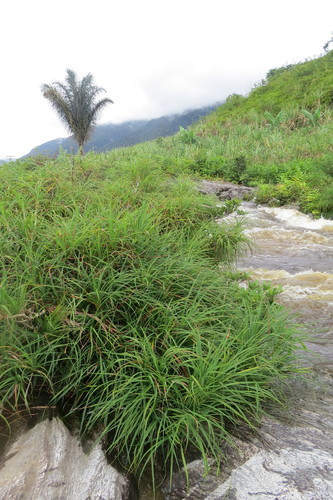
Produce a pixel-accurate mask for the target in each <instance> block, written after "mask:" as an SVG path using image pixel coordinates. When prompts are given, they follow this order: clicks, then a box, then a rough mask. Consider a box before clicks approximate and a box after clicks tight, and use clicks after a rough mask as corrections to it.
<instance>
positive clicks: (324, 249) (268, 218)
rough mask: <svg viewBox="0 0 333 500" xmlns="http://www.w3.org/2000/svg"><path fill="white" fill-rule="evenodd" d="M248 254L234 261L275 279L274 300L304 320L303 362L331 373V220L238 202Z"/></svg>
mask: <svg viewBox="0 0 333 500" xmlns="http://www.w3.org/2000/svg"><path fill="white" fill-rule="evenodd" d="M241 208H242V210H243V211H244V212H245V215H244V218H245V220H246V224H247V233H248V235H249V236H250V237H251V239H252V240H253V242H254V245H255V246H254V249H253V252H252V254H249V255H247V256H246V257H245V258H243V259H242V260H241V261H240V262H239V268H240V269H242V270H245V271H248V272H249V273H250V274H251V276H252V277H253V278H254V279H257V280H260V281H267V280H269V281H270V282H271V283H272V284H273V285H280V286H282V288H283V292H282V293H281V295H280V296H279V298H278V300H279V301H280V302H281V303H283V304H284V305H285V306H286V307H288V308H289V309H291V310H292V311H293V312H295V313H297V315H298V318H299V320H300V321H301V322H304V323H305V324H306V325H307V330H308V331H309V332H310V334H311V339H310V340H309V341H308V342H307V347H308V348H309V350H310V352H311V353H312V356H308V357H307V362H308V363H310V365H311V366H312V368H313V369H314V370H316V371H319V372H321V373H327V374H333V220H326V219H323V218H321V219H312V218H311V217H309V216H307V215H304V214H302V213H300V212H298V211H297V210H295V209H290V208H269V207H257V206H256V205H254V204H253V203H243V204H242V205H241Z"/></svg>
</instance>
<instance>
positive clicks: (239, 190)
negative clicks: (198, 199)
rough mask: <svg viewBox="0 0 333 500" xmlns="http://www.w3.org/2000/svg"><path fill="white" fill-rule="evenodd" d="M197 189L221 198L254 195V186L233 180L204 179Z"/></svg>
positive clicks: (228, 198)
mask: <svg viewBox="0 0 333 500" xmlns="http://www.w3.org/2000/svg"><path fill="white" fill-rule="evenodd" d="M197 189H198V190H199V191H200V193H203V194H214V195H215V196H217V198H218V199H219V200H232V199H234V198H238V199H239V200H242V199H244V197H245V198H250V197H252V196H253V193H254V188H251V187H248V186H240V185H238V184H232V183H231V182H216V181H202V182H201V183H200V184H199V185H198V186H197Z"/></svg>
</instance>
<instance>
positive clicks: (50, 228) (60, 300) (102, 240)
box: [0, 52, 333, 478]
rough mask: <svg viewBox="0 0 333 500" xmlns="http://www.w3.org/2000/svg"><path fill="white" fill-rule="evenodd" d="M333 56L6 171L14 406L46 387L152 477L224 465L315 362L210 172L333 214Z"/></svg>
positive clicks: (51, 402)
mask: <svg viewBox="0 0 333 500" xmlns="http://www.w3.org/2000/svg"><path fill="white" fill-rule="evenodd" d="M332 59H333V53H332V52H328V53H327V54H326V55H325V56H324V57H321V58H319V59H317V60H313V61H307V62H305V63H302V64H298V65H287V66H285V67H283V68H275V69H272V70H271V71H270V72H269V73H268V75H267V77H266V79H265V80H264V81H263V82H261V83H260V84H259V85H257V86H256V87H255V88H254V89H253V91H252V92H251V93H250V94H249V96H247V97H244V96H240V95H237V94H236V95H232V96H230V97H229V98H228V99H227V101H226V103H225V104H224V105H223V106H222V107H220V108H219V109H218V110H217V111H216V112H215V113H213V114H212V115H211V116H210V117H209V118H207V119H205V120H203V121H202V122H200V123H199V124H197V125H196V126H195V127H193V128H191V129H187V130H185V129H184V128H182V129H180V131H179V133H178V134H177V135H175V136H173V137H169V138H166V139H162V138H159V139H157V140H155V141H152V142H149V143H144V144H141V145H138V146H135V147H131V148H126V149H117V150H114V151H112V152H109V153H106V154H100V155H96V154H92V153H89V154H88V155H86V156H84V157H80V158H79V159H78V160H76V162H75V168H74V161H73V158H72V157H71V156H68V155H66V154H65V153H63V154H62V155H61V156H60V157H59V158H58V159H57V160H50V159H47V158H46V157H43V156H40V157H35V158H33V157H32V158H28V159H27V160H25V161H21V162H11V163H10V164H8V165H5V166H2V167H1V170H0V175H1V183H0V191H1V200H2V201H1V205H0V220H1V232H0V241H1V246H2V256H1V261H0V269H1V273H2V284H1V287H0V315H1V320H2V321H1V327H0V328H1V329H0V338H1V343H0V345H1V351H0V356H1V363H0V398H1V399H0V407H1V408H3V411H2V418H3V419H5V418H9V416H10V414H13V413H15V412H20V411H21V410H23V409H26V410H28V411H30V412H33V411H34V410H35V408H36V407H38V406H39V401H43V402H44V404H46V406H48V407H52V406H55V407H56V408H57V411H58V412H59V413H60V415H61V416H62V417H63V418H66V417H69V416H75V417H76V418H78V420H79V426H80V430H81V433H82V434H83V435H87V434H89V433H90V432H91V431H94V433H95V435H97V436H98V437H97V440H101V439H103V441H104V443H105V446H106V449H107V450H108V452H109V453H110V456H111V457H112V458H114V459H117V460H118V461H119V462H121V463H122V464H123V465H124V466H125V467H126V468H127V469H128V470H130V471H132V472H134V474H136V475H137V476H140V474H141V473H142V472H143V471H145V470H146V469H147V468H150V470H151V472H152V476H153V478H155V476H156V472H155V471H156V466H157V465H158V468H162V469H163V472H164V473H169V474H170V476H172V473H173V471H174V470H175V469H176V468H178V467H180V466H182V465H184V466H185V467H186V460H187V457H188V455H189V454H191V456H193V454H197V455H198V456H202V457H203V459H204V462H205V464H206V466H207V468H208V463H209V460H208V459H209V458H213V459H215V461H216V462H217V463H219V460H220V456H221V454H223V442H226V441H229V440H231V439H232V432H233V427H234V426H235V425H237V424H239V423H240V422H243V423H244V422H245V423H246V424H247V425H249V426H253V425H255V424H256V423H257V422H258V421H259V420H260V417H261V415H262V414H263V412H265V411H266V410H267V404H268V403H270V402H274V403H279V402H280V403H281V401H282V400H281V394H280V393H279V392H278V389H277V388H278V387H281V384H279V382H280V381H281V380H283V379H284V377H285V376H286V375H287V374H289V373H290V372H291V371H295V370H297V367H296V365H295V350H296V349H297V347H298V346H299V341H300V339H299V337H298V336H297V334H295V331H294V330H293V328H292V327H291V326H289V324H288V320H287V319H286V317H285V313H284V310H283V309H282V308H281V307H280V306H278V305H277V304H276V303H275V301H274V297H275V295H276V293H278V290H275V289H272V288H271V287H270V286H267V285H265V286H261V285H260V284H258V283H252V284H251V283H250V284H249V286H248V287H247V288H246V289H244V288H243V287H241V286H239V281H240V280H242V281H243V280H247V276H244V275H243V274H241V273H237V272H235V271H233V269H232V267H231V263H232V262H233V261H234V260H235V259H237V256H238V255H239V254H240V253H241V252H242V251H245V250H246V249H247V248H248V247H249V246H250V242H249V241H248V240H247V238H246V236H245V235H244V232H243V223H242V222H239V221H238V222H236V223H234V224H230V223H228V224H227V223H226V222H222V223H221V222H217V220H220V219H221V218H222V220H223V215H225V214H227V213H228V212H230V211H234V210H237V206H238V202H237V201H229V202H226V203H225V204H220V205H217V204H216V200H214V199H213V198H210V197H208V196H206V197H204V196H203V195H201V194H200V193H199V192H198V191H197V190H196V189H195V187H194V184H193V181H192V180H191V179H192V178H193V176H195V177H197V178H201V177H218V178H223V179H225V180H230V181H233V182H240V183H241V182H243V183H246V184H250V185H253V186H258V189H257V192H256V197H257V200H258V201H260V202H263V203H269V204H273V203H274V204H285V203H290V202H292V203H297V204H298V205H299V206H300V208H301V209H302V210H304V211H307V212H310V213H312V214H314V215H321V214H323V215H325V216H332V215H333V201H332V199H333V197H332V194H333V183H332V176H333V167H332V165H333V120H332V104H333V93H332V92H333V90H332V89H333V73H332V71H331V68H332V62H333V61H332Z"/></svg>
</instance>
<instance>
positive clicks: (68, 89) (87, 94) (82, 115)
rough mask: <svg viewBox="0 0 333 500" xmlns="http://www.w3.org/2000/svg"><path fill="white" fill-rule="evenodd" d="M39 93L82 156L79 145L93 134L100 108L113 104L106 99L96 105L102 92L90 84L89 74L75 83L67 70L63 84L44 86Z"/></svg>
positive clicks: (56, 83)
mask: <svg viewBox="0 0 333 500" xmlns="http://www.w3.org/2000/svg"><path fill="white" fill-rule="evenodd" d="M41 90H42V93H43V96H44V97H45V98H46V99H48V100H49V101H50V103H51V104H52V106H53V108H54V109H55V110H56V111H57V113H58V115H59V117H60V119H61V121H62V122H63V123H64V124H65V125H66V127H67V129H68V130H69V132H70V133H71V134H73V136H74V138H75V140H76V142H77V143H78V146H79V153H80V154H83V145H84V143H85V142H86V141H87V140H88V139H89V137H90V135H91V133H92V131H93V128H94V125H95V124H96V121H97V117H98V114H99V113H100V111H101V110H102V109H103V108H104V106H106V105H107V104H109V103H113V101H111V99H109V98H107V97H106V98H104V99H101V100H99V101H97V102H96V98H97V96H98V94H100V93H101V92H105V90H104V89H103V88H101V87H97V86H96V85H94V84H93V77H92V75H91V74H90V73H89V74H88V75H86V76H85V77H83V78H82V80H81V81H79V80H78V79H77V75H76V73H75V72H74V71H73V70H71V69H67V76H66V83H61V82H54V83H53V84H52V85H48V84H44V85H42V87H41Z"/></svg>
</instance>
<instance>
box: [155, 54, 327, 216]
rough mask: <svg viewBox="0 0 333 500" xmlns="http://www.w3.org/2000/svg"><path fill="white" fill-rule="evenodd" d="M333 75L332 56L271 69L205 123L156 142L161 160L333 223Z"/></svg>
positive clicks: (219, 108)
mask: <svg viewBox="0 0 333 500" xmlns="http://www.w3.org/2000/svg"><path fill="white" fill-rule="evenodd" d="M332 70H333V51H331V52H329V53H328V54H326V55H325V56H322V57H319V58H317V59H313V60H309V61H306V62H302V63H299V64H293V65H287V66H284V67H282V68H274V69H272V70H270V71H269V72H268V74H267V75H266V78H265V79H263V80H262V81H261V82H260V83H259V84H257V85H256V86H255V87H254V88H253V90H252V91H251V92H250V93H249V94H248V95H247V96H242V95H239V94H233V95H231V96H229V97H228V98H227V99H226V102H225V103H224V104H223V105H222V106H220V107H218V108H217V109H216V110H215V111H214V112H213V113H211V114H210V115H208V116H207V117H206V118H204V119H203V120H201V121H200V123H198V124H195V125H194V126H192V127H191V128H190V129H188V130H184V131H182V132H180V133H178V134H177V135H176V136H175V137H174V138H172V139H165V142H164V143H163V144H155V145H154V150H155V154H156V161H158V159H159V158H163V162H164V163H165V164H166V165H168V166H169V168H170V167H171V166H173V168H174V169H175V170H179V169H183V170H185V171H191V172H192V173H194V174H195V175H197V176H198V175H200V176H203V177H205V178H211V177H215V178H216V177H217V178H222V179H224V180H227V181H232V182H237V183H243V184H247V185H250V186H257V193H256V198H257V201H258V202H260V203H266V204H271V205H285V204H290V203H291V204H297V205H298V206H299V208H300V210H301V211H304V212H307V213H311V214H313V215H314V216H319V215H324V216H326V217H332V216H333V71H332ZM170 143H171V144H170ZM151 148H153V146H151ZM149 154H153V153H152V151H150V152H149Z"/></svg>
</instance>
